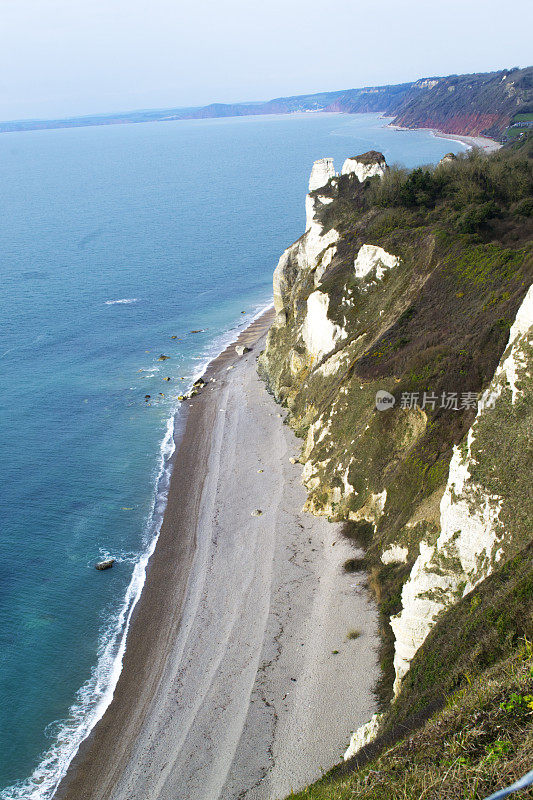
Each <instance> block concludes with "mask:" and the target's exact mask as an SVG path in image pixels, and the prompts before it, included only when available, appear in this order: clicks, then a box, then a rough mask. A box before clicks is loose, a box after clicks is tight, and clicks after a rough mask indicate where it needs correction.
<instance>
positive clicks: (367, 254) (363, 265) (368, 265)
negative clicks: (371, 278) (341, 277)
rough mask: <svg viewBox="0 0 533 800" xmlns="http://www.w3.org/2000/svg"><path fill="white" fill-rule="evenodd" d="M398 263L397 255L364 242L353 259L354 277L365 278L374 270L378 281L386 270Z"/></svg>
mask: <svg viewBox="0 0 533 800" xmlns="http://www.w3.org/2000/svg"><path fill="white" fill-rule="evenodd" d="M399 263H400V259H399V258H398V256H395V255H392V254H391V253H387V251H386V250H384V249H383V248H382V247H377V246H376V245H373V244H364V245H362V247H361V248H360V249H359V252H358V253H357V257H356V259H355V261H354V270H355V277H356V278H366V277H367V276H368V275H370V273H373V272H374V271H375V277H376V279H377V280H378V281H380V280H381V279H382V278H383V276H384V275H385V272H386V271H387V270H389V269H392V268H393V267H397V266H398V264H399Z"/></svg>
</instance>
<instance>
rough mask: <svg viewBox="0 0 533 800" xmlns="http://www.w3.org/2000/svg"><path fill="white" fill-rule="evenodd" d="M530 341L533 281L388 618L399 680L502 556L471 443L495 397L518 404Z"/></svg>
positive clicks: (495, 509)
mask: <svg viewBox="0 0 533 800" xmlns="http://www.w3.org/2000/svg"><path fill="white" fill-rule="evenodd" d="M532 343H533V287H531V288H530V289H529V291H528V293H527V295H526V297H525V298H524V300H523V302H522V305H521V306H520V309H519V311H518V314H517V316H516V319H515V322H514V324H513V326H512V328H511V331H510V334H509V341H508V344H507V348H506V350H505V352H504V354H503V356H502V359H501V361H500V364H499V366H498V368H497V369H496V372H495V374H494V377H493V379H492V381H491V383H490V385H489V387H488V389H487V390H486V391H485V392H484V394H483V396H482V397H481V400H480V402H479V407H478V412H477V415H476V419H475V421H474V423H473V425H472V427H471V428H470V430H469V432H468V434H467V437H466V441H465V442H464V446H459V447H454V450H453V456H452V460H451V462H450V469H449V475H448V482H447V485H446V490H445V492H444V495H443V497H442V500H441V504H440V534H439V536H438V538H437V541H436V542H435V543H434V544H430V543H428V542H425V541H422V542H421V543H420V552H419V555H418V558H417V559H416V561H415V563H414V566H413V568H412V570H411V574H410V577H409V579H408V581H407V582H406V583H405V584H404V586H403V589H402V610H401V612H400V613H399V614H397V615H396V616H394V617H392V618H391V626H392V629H393V632H394V636H395V656H394V668H395V674H396V678H395V682H394V693H395V695H396V694H398V692H399V690H400V686H401V681H402V678H403V677H404V675H405V673H406V672H407V670H408V669H409V664H410V663H411V660H412V658H413V656H414V655H415V653H416V652H417V650H418V648H419V647H420V646H421V644H422V643H423V642H424V640H425V638H426V636H427V635H428V633H429V632H430V630H431V629H432V627H433V626H434V625H435V622H436V620H437V617H438V616H439V614H440V613H441V612H442V611H443V610H444V609H446V608H448V607H449V606H451V605H453V604H454V603H456V602H457V600H459V599H460V598H461V597H462V596H464V595H465V594H467V593H468V592H470V591H471V590H472V589H473V588H474V586H476V584H478V583H479V582H480V581H482V580H483V579H484V578H486V577H487V576H488V575H489V574H490V573H491V572H492V570H493V568H494V565H495V564H497V563H498V561H499V560H500V559H501V557H502V554H503V550H502V549H501V545H502V542H503V540H504V538H505V534H506V531H505V528H504V526H503V524H502V522H501V521H500V515H501V512H502V508H503V507H504V505H505V499H504V498H502V497H499V496H498V495H494V494H488V493H487V492H486V490H485V488H484V487H483V486H481V485H479V484H477V483H476V482H475V481H474V480H473V479H472V477H471V470H472V467H473V466H475V463H476V462H475V459H474V457H473V455H472V447H473V444H474V442H475V440H476V436H477V434H478V428H479V425H480V424H481V423H482V421H483V419H484V417H485V416H486V415H489V414H491V413H493V410H494V409H496V408H497V406H498V403H505V402H510V403H511V405H514V404H515V403H516V401H517V398H518V396H519V394H520V389H519V383H520V380H521V378H523V377H524V376H525V375H527V376H528V377H530V376H529V372H528V369H529V368H530V365H529V364H528V361H527V357H526V350H527V348H528V347H530V346H531V344H532ZM508 457H512V453H511V452H510V453H508Z"/></svg>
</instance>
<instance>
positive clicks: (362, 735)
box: [343, 714, 383, 761]
mask: <svg viewBox="0 0 533 800" xmlns="http://www.w3.org/2000/svg"><path fill="white" fill-rule="evenodd" d="M382 719H383V714H374V715H373V716H372V719H371V720H370V721H369V722H366V723H365V724H364V725H361V727H360V728H357V730H356V731H355V732H354V733H352V738H351V739H350V745H349V747H348V749H347V750H346V752H345V754H344V756H343V758H344V760H345V761H348V759H349V758H351V757H352V756H354V755H355V754H356V753H358V752H359V750H361V748H362V747H364V746H365V745H367V744H369V743H370V742H372V741H374V739H375V738H376V736H377V735H378V733H379V726H380V724H381V720H382Z"/></svg>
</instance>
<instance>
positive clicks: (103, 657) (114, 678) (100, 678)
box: [0, 300, 272, 800]
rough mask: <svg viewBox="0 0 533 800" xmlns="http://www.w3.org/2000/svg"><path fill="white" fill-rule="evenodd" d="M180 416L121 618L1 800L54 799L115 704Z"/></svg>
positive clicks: (228, 336) (167, 443) (225, 335)
mask: <svg viewBox="0 0 533 800" xmlns="http://www.w3.org/2000/svg"><path fill="white" fill-rule="evenodd" d="M111 302H125V301H108V304H111ZM271 306H272V300H270V301H269V302H268V303H260V304H257V305H256V306H255V307H254V309H253V311H252V312H251V313H250V314H246V315H243V318H242V320H241V324H239V325H237V324H233V325H232V326H230V327H229V328H228V329H227V330H225V331H223V332H222V333H221V334H220V335H219V336H217V337H216V338H215V339H214V341H213V342H212V343H211V344H210V346H209V347H208V348H207V349H206V351H204V353H203V354H202V357H203V361H202V364H201V365H200V366H199V367H198V369H197V370H196V372H195V373H194V376H193V378H192V381H195V380H197V379H198V378H199V377H201V376H202V375H203V374H204V372H205V371H206V369H207V367H208V366H209V364H210V363H211V361H212V360H213V358H215V357H216V356H217V355H218V354H220V353H222V352H223V351H224V350H225V349H226V347H228V345H230V344H231V343H232V342H233V341H235V339H236V336H237V335H238V332H240V331H241V330H244V329H245V328H246V327H248V326H249V325H251V324H252V322H254V321H255V320H256V319H258V318H259V317H261V316H262V314H264V313H265V311H267V310H268V309H269V308H270V307H271ZM177 411H178V408H173V409H172V411H171V416H170V417H169V419H168V420H167V427H166V432H165V436H164V438H163V441H162V442H161V446H160V461H159V469H158V473H157V478H156V481H155V487H156V489H155V492H154V501H153V504H152V509H151V514H150V523H149V524H148V535H150V533H151V538H150V542H149V544H148V546H147V548H146V550H145V552H144V553H143V554H142V556H141V557H140V558H139V560H138V561H137V563H136V564H135V566H134V569H133V573H132V577H131V580H130V583H129V586H128V588H127V590H126V595H125V598H124V602H123V604H122V607H121V609H120V611H119V613H118V614H117V615H116V617H115V618H114V619H113V620H112V622H111V623H110V624H109V625H108V626H107V628H106V631H105V632H104V634H103V635H102V638H101V645H100V647H99V651H98V660H97V663H96V666H95V667H94V668H93V670H92V675H91V677H90V678H89V680H87V681H86V682H85V683H84V684H83V686H82V687H81V688H80V689H79V690H78V692H77V693H76V700H75V701H74V703H73V704H72V706H71V707H70V708H69V712H68V717H67V719H66V720H63V721H61V722H57V723H51V724H50V725H49V726H48V728H47V731H49V732H52V731H53V732H54V743H53V744H52V745H51V746H50V748H49V749H48V750H47V751H46V752H45V753H44V755H43V756H42V757H41V761H40V763H39V765H38V766H37V767H36V769H35V770H34V772H33V773H32V775H30V777H29V778H27V779H26V780H24V781H20V782H18V783H16V784H14V785H12V786H8V787H6V788H5V789H3V790H2V791H1V792H0V800H51V798H52V797H53V796H54V793H55V791H56V789H57V788H58V786H59V784H60V783H61V781H62V779H63V778H64V777H65V775H66V773H67V770H68V768H69V766H70V764H71V762H72V760H73V758H74V756H75V755H76V753H77V752H78V750H79V747H80V745H81V743H82V742H83V741H84V740H85V739H86V738H87V736H89V734H90V733H91V731H92V730H93V728H94V727H95V725H96V724H97V723H98V722H99V721H100V720H101V718H102V717H103V715H104V714H105V712H106V710H107V708H108V707H109V705H110V704H111V701H112V699H113V695H114V692H115V688H116V685H117V683H118V679H119V677H120V673H121V672H122V664H123V659H124V653H125V651H126V640H127V636H128V631H129V627H130V622H131V617H132V614H133V611H134V609H135V606H136V605H137V603H138V601H139V599H140V597H141V593H142V589H143V586H144V583H145V581H146V567H147V565H148V561H149V559H150V557H151V556H152V554H153V552H154V550H155V548H156V545H157V540H158V538H159V532H160V528H161V522H162V519H163V514H164V511H165V507H166V504H167V497H168V487H169V484H170V476H171V471H172V465H171V457H172V455H173V453H174V451H175V449H176V445H175V441H174V432H175V421H176V415H177Z"/></svg>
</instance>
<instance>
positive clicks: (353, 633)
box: [346, 629, 362, 641]
mask: <svg viewBox="0 0 533 800" xmlns="http://www.w3.org/2000/svg"><path fill="white" fill-rule="evenodd" d="M361 635H362V634H361V631H358V630H357V629H353V630H351V631H348V633H347V634H346V638H347V639H348V640H349V641H353V640H354V639H359V637H360V636H361Z"/></svg>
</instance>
